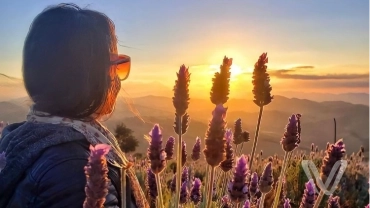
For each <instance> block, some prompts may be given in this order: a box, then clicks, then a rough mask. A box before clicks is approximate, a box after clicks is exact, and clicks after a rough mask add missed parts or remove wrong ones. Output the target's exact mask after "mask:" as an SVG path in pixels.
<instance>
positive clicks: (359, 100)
mask: <svg viewBox="0 0 370 208" xmlns="http://www.w3.org/2000/svg"><path fill="white" fill-rule="evenodd" d="M279 94H280V95H284V96H286V97H288V98H300V99H308V100H314V101H318V102H323V101H338V100H340V101H345V102H349V103H353V104H363V105H369V93H339V94H331V93H307V92H292V91H284V92H279Z"/></svg>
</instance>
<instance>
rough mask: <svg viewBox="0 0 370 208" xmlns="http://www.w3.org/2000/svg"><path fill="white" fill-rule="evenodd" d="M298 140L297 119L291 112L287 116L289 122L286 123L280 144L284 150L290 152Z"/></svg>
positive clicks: (296, 145)
mask: <svg viewBox="0 0 370 208" xmlns="http://www.w3.org/2000/svg"><path fill="white" fill-rule="evenodd" d="M299 142H300V141H299V133H298V119H297V117H296V115H294V114H293V115H292V116H291V117H290V118H289V123H288V124H287V126H286V130H285V132H284V136H283V138H282V139H281V146H282V147H283V150H284V151H286V152H291V151H293V150H294V149H295V148H296V147H298V143H299Z"/></svg>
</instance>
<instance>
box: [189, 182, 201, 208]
mask: <svg viewBox="0 0 370 208" xmlns="http://www.w3.org/2000/svg"><path fill="white" fill-rule="evenodd" d="M201 185H202V182H201V181H200V179H199V178H195V179H194V183H193V187H192V188H191V192H190V200H191V201H192V202H193V203H194V204H195V205H197V204H199V202H200V201H201V200H202V194H201Z"/></svg>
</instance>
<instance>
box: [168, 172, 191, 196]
mask: <svg viewBox="0 0 370 208" xmlns="http://www.w3.org/2000/svg"><path fill="white" fill-rule="evenodd" d="M188 180H189V168H188V167H186V166H185V167H184V168H183V169H182V173H181V184H182V183H184V182H188ZM170 190H171V192H176V174H174V175H173V177H172V181H171V184H170Z"/></svg>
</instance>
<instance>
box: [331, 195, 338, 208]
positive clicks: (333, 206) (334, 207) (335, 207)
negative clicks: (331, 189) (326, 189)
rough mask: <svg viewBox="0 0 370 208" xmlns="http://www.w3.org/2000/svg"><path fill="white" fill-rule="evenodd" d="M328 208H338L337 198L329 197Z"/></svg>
mask: <svg viewBox="0 0 370 208" xmlns="http://www.w3.org/2000/svg"><path fill="white" fill-rule="evenodd" d="M328 208H340V204H339V197H338V196H335V197H333V195H330V197H329V200H328Z"/></svg>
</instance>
